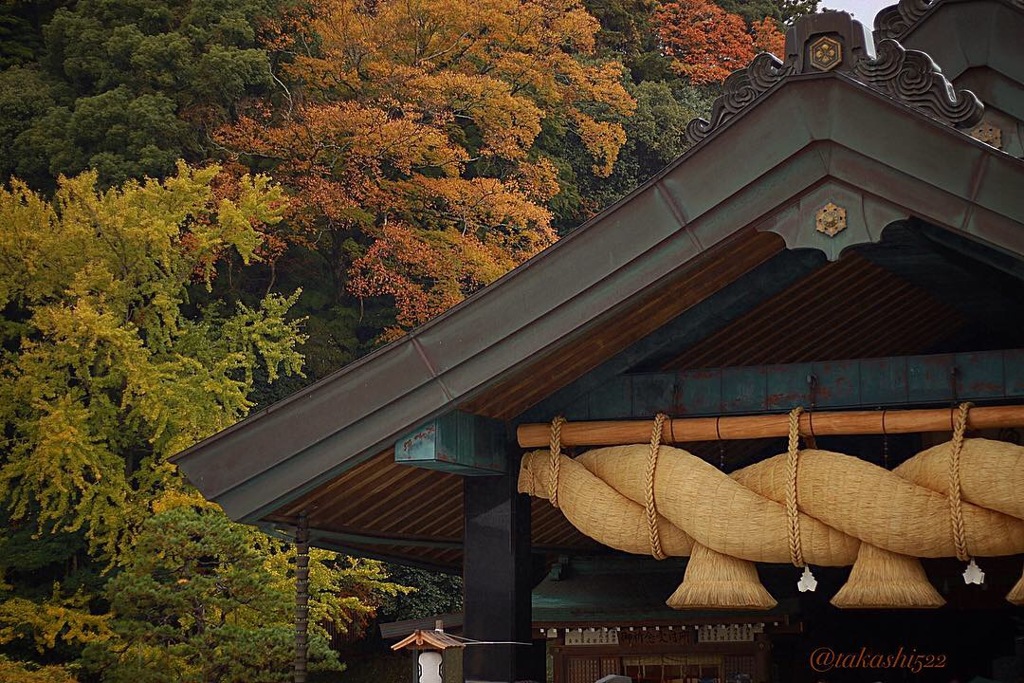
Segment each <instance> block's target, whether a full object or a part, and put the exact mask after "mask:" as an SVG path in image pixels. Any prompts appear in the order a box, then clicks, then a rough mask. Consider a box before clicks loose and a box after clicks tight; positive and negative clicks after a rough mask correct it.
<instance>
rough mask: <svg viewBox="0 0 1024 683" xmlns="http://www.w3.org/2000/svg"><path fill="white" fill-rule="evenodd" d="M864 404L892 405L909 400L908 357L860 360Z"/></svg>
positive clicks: (861, 390)
mask: <svg viewBox="0 0 1024 683" xmlns="http://www.w3.org/2000/svg"><path fill="white" fill-rule="evenodd" d="M860 400H861V403H862V404H863V405H869V406H891V405H902V404H904V403H906V402H907V359H906V358H869V359H867V360H862V361H861V362H860Z"/></svg>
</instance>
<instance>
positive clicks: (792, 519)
mask: <svg viewBox="0 0 1024 683" xmlns="http://www.w3.org/2000/svg"><path fill="white" fill-rule="evenodd" d="M803 412H804V409H803V408H801V407H800V406H797V407H796V408H793V410H791V411H789V448H788V449H787V450H786V475H787V476H786V521H787V522H788V524H787V532H788V534H789V557H790V560H791V561H792V562H793V565H794V566H796V567H803V566H805V564H804V553H803V549H802V547H801V545H800V509H799V507H798V506H797V495H796V493H797V473H798V471H799V469H800V415H801V413H803Z"/></svg>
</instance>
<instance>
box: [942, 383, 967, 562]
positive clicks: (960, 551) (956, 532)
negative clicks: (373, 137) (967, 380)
mask: <svg viewBox="0 0 1024 683" xmlns="http://www.w3.org/2000/svg"><path fill="white" fill-rule="evenodd" d="M971 407H972V404H970V403H961V404H960V406H959V408H958V409H957V412H956V419H955V421H954V424H953V441H952V444H951V445H950V449H949V494H948V496H947V497H948V498H949V523H950V527H951V528H952V531H953V545H954V546H955V547H956V558H957V559H958V560H960V561H961V562H966V561H967V560H969V559H970V557H971V556H970V553H968V552H967V532H966V531H965V530H964V509H963V503H962V501H961V496H960V454H961V452H962V451H963V448H964V432H966V431H967V417H968V414H969V413H970V411H971Z"/></svg>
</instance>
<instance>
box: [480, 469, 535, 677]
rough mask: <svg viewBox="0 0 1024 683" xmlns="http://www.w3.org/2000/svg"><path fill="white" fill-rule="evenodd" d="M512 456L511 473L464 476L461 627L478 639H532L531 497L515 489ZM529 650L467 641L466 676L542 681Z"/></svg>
mask: <svg viewBox="0 0 1024 683" xmlns="http://www.w3.org/2000/svg"><path fill="white" fill-rule="evenodd" d="M510 460H511V464H512V465H514V467H513V468H512V469H513V473H510V474H505V475H500V476H493V477H491V476H477V477H464V478H463V489H462V490H463V500H464V506H465V533H464V536H463V548H464V550H463V564H462V577H463V582H464V602H465V605H464V608H465V621H464V623H463V629H464V634H465V636H466V637H467V638H472V639H474V640H481V641H499V642H522V643H529V642H530V638H531V635H532V631H531V623H530V589H531V562H530V499H529V498H528V497H527V496H523V495H520V494H518V493H517V492H516V478H517V475H518V472H517V470H518V457H512V458H510ZM531 650H532V648H530V647H529V646H522V645H518V646H517V645H469V646H467V647H466V648H465V649H464V650H463V660H462V661H463V665H462V666H463V675H464V677H465V680H466V681H467V682H468V681H473V682H477V681H500V682H502V683H512V682H513V681H519V680H540V681H542V680H544V678H543V672H537V671H536V670H535V669H536V665H535V662H536V660H537V657H536V653H535V652H532V651H531Z"/></svg>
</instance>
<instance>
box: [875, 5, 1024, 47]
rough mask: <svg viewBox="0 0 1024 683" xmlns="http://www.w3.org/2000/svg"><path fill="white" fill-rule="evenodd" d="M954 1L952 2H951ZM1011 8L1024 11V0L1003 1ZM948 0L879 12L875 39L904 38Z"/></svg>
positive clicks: (884, 8)
mask: <svg viewBox="0 0 1024 683" xmlns="http://www.w3.org/2000/svg"><path fill="white" fill-rule="evenodd" d="M950 1H952V0H950ZM1001 1H1002V2H1003V3H1004V4H1006V5H1009V6H1010V7H1015V8H1017V9H1020V10H1024V0H1001ZM944 4H948V3H947V1H946V0H900V1H899V3H897V4H895V5H889V6H888V7H883V8H882V9H881V10H879V12H878V14H876V15H875V38H876V39H883V38H902V37H903V36H904V35H906V34H907V33H909V32H910V29H911V28H913V27H914V25H915V24H917V22H918V21H920V20H921V19H923V18H924V17H925V16H926V15H927V14H929V13H930V12H931V11H932V10H934V9H935V8H936V7H939V6H941V5H944Z"/></svg>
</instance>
